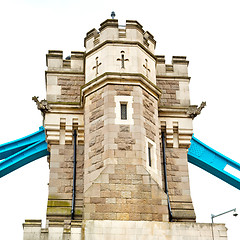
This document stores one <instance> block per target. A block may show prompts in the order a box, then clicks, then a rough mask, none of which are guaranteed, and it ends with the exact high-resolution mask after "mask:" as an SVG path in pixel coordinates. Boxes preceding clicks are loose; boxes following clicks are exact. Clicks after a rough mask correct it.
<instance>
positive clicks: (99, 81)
mask: <svg viewBox="0 0 240 240" xmlns="http://www.w3.org/2000/svg"><path fill="white" fill-rule="evenodd" d="M107 84H128V85H140V86H141V87H143V88H144V89H146V87H147V88H148V89H149V90H151V93H152V96H153V97H154V98H156V99H157V100H159V99H160V97H161V89H160V88H159V87H157V86H156V85H155V84H153V83H152V82H150V81H149V80H148V79H147V78H146V77H145V76H144V75H142V74H139V73H136V74H134V73H116V72H106V73H104V74H102V75H100V76H98V77H96V78H95V79H93V80H91V81H90V82H88V83H87V84H85V85H83V86H81V89H80V99H81V101H84V99H83V97H84V96H87V95H88V94H89V92H90V91H96V90H97V89H100V88H102V87H103V86H105V85H107Z"/></svg>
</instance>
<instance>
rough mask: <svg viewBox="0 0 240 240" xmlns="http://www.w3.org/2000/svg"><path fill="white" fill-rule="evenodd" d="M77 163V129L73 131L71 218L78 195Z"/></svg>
mask: <svg viewBox="0 0 240 240" xmlns="http://www.w3.org/2000/svg"><path fill="white" fill-rule="evenodd" d="M76 165H77V131H76V130H74V132H73V190H72V209H71V219H72V220H73V219H74V212H75V196H76Z"/></svg>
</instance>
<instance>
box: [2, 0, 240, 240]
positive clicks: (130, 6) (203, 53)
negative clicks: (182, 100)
mask: <svg viewBox="0 0 240 240" xmlns="http://www.w3.org/2000/svg"><path fill="white" fill-rule="evenodd" d="M3 2H4V3H3ZM82 2H83V1H77V0H69V1H66V0H48V1H47V0H41V1H40V0H39V1H34V0H25V1H24V0H8V1H1V3H0V23H1V28H0V34H1V38H0V41H1V44H0V53H1V58H0V69H1V71H0V84H1V85H0V109H1V112H0V144H1V143H5V142H8V141H11V140H14V139H17V138H20V137H23V136H25V135H27V134H30V133H32V132H34V131H37V130H38V127H39V126H41V124H42V117H41V114H40V112H39V111H38V110H37V108H36V106H35V103H34V102H33V101H32V100H31V98H32V96H34V95H36V96H39V97H40V99H43V98H45V72H44V71H45V70H46V66H45V65H46V58H45V55H46V53H47V51H48V50H49V49H57V50H64V56H67V55H69V54H70V51H71V50H72V51H74V50H75V51H84V47H83V39H84V37H85V35H86V32H88V31H89V30H91V29H92V28H98V27H99V25H100V23H101V22H103V21H104V20H106V19H107V18H110V14H111V11H112V10H114V11H115V12H116V18H117V19H119V23H120V24H124V23H125V20H126V19H128V20H137V21H139V22H140V23H141V24H142V25H143V28H144V30H146V31H149V32H150V33H152V34H153V35H154V37H155V40H156V41H157V48H156V52H155V53H156V54H158V55H160V54H163V55H166V58H167V59H168V61H169V62H170V61H171V57H172V56H178V55H180V56H182V55H183V56H187V58H188V60H189V61H190V65H189V75H190V76H191V84H190V90H191V103H192V104H200V103H201V101H203V100H204V101H207V107H206V108H205V109H204V110H203V111H202V114H201V115H200V116H198V117H197V118H196V119H195V120H194V133H195V136H196V137H197V138H199V139H200V140H202V141H203V142H205V143H206V144H208V145H210V146H211V147H212V148H214V149H216V150H218V151H220V152H221V153H223V154H225V155H227V156H228V157H230V158H232V159H234V160H235V161H238V162H240V157H239V150H238V148H239V135H240V128H239V125H238V124H239V116H240V114H239V89H238V88H239V81H240V76H239V69H240V68H239V64H240V57H239V56H240V47H239V43H240V35H239V23H240V14H239V7H238V6H239V5H238V1H237V0H236V1H234V0H228V1H221V0H218V1H216V0H211V1H209V0H201V1H197V0H181V1H179V0H175V1H174V0H168V1H163V0H156V1H154V0H148V1H139V0H138V1H136V0H132V1H126V0H122V1H113V0H111V1H103V0H102V1H90V0H89V1H84V3H82ZM189 168H190V181H191V193H192V198H193V202H194V206H195V211H196V214H197V221H198V222H210V220H211V219H210V215H211V213H213V214H218V213H221V212H224V211H227V210H230V209H232V208H235V207H236V208H237V209H238V210H239V211H240V201H239V199H240V192H239V190H237V189H235V188H233V187H231V186H230V185H228V184H226V183H224V182H223V181H221V180H218V179H217V178H215V177H213V176H211V175H210V174H208V173H206V172H204V171H202V170H201V169H198V168H197V167H194V166H192V165H190V166H189ZM47 182H48V165H47V163H46V159H45V158H43V159H40V160H38V161H35V162H34V163H31V164H29V165H27V166H25V167H23V168H21V169H19V170H17V171H15V172H13V173H11V174H9V175H7V176H5V177H3V178H1V179H0V239H4V240H13V239H14V240H19V239H22V232H23V231H22V223H23V222H24V219H41V218H42V219H44V218H45V213H46V204H47ZM215 222H223V223H226V226H227V228H228V229H229V230H228V235H229V238H228V239H229V240H239V235H240V234H239V233H240V229H239V226H240V216H239V217H236V218H235V217H233V216H232V214H226V215H224V216H221V217H218V218H216V219H215Z"/></svg>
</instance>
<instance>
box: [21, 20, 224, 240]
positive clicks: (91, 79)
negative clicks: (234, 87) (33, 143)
mask: <svg viewBox="0 0 240 240" xmlns="http://www.w3.org/2000/svg"><path fill="white" fill-rule="evenodd" d="M84 46H85V52H76V51H75V52H72V53H71V57H70V59H65V60H64V59H63V53H62V51H52V50H50V51H49V52H48V54H47V67H48V69H47V71H46V91H47V102H48V105H49V111H48V112H47V113H45V116H44V127H45V129H46V141H47V143H48V146H49V152H50V157H49V166H50V177H49V195H48V205H47V215H46V218H47V226H46V228H41V221H38V220H26V221H25V223H24V240H30V239H31V240H35V239H36V240H38V239H39V240H40V239H46V240H47V239H69V240H70V239H71V240H74V239H109V238H111V239H138V236H139V237H140V238H141V237H144V236H150V237H152V238H149V239H160V238H158V237H165V238H164V239H176V238H174V237H177V236H183V237H184V236H186V237H191V236H192V237H193V236H194V237H195V238H194V239H208V238H207V237H208V236H209V239H210V236H211V228H210V225H207V224H205V225H204V226H203V225H201V224H197V223H195V218H196V217H195V213H194V208H193V204H192V200H191V196H190V187H189V175H188V165H187V149H188V148H189V146H190V139H191V136H192V117H191V116H190V115H189V111H188V110H189V108H190V98H189V81H190V77H189V76H188V61H187V60H186V57H182V56H177V57H173V58H172V64H171V65H169V64H165V58H164V56H159V55H155V53H154V49H155V46H156V41H155V40H154V37H153V35H152V34H151V33H149V32H147V31H144V30H143V28H142V26H141V25H140V24H139V23H138V22H137V21H129V20H127V21H126V26H125V27H119V25H118V20H116V19H108V20H106V21H104V22H103V23H102V24H101V25H100V28H99V30H96V29H92V30H91V31H89V32H88V33H87V34H86V37H85V39H84ZM219 228H221V231H222V232H223V231H224V230H222V228H224V227H223V226H219ZM186 229H188V231H187V230H186ZM219 231H220V230H219ZM200 232H204V234H205V235H204V234H202V235H201V234H200ZM206 236H207V237H206ZM161 239H162V238H161ZM215 239H220V235H219V238H218V237H217V235H216V236H215ZM221 239H223V238H221Z"/></svg>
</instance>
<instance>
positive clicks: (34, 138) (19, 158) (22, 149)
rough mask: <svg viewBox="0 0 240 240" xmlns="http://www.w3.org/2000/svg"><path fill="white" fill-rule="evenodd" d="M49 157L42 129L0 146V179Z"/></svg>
mask: <svg viewBox="0 0 240 240" xmlns="http://www.w3.org/2000/svg"><path fill="white" fill-rule="evenodd" d="M47 155H49V152H48V151H47V143H46V141H45V132H44V128H43V127H40V128H39V131H37V132H35V133H33V134H30V135H28V136H26V137H23V138H20V139H17V140H15V141H12V142H8V143H4V144H2V145H0V178H1V177H3V176H5V175H7V174H9V173H11V172H12V171H14V170H16V169H18V168H20V167H22V166H24V165H26V164H28V163H30V162H32V161H34V160H37V159H39V158H41V157H44V156H47Z"/></svg>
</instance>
